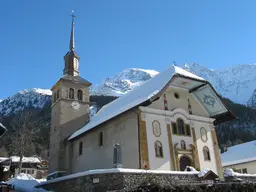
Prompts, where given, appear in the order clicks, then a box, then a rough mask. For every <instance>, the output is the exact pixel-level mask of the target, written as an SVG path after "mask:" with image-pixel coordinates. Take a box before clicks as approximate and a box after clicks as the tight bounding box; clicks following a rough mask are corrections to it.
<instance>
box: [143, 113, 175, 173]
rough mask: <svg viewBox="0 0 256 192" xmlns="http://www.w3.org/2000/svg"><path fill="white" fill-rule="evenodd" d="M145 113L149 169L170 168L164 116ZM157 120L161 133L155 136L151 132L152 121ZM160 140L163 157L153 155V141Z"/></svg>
mask: <svg viewBox="0 0 256 192" xmlns="http://www.w3.org/2000/svg"><path fill="white" fill-rule="evenodd" d="M145 115H146V118H145V120H146V128H147V141H148V156H149V165H150V169H154V170H171V164H170V152H169V140H168V133H167V124H166V122H165V117H164V116H161V115H156V114H149V113H147V114H145ZM154 120H157V121H158V122H159V123H160V127H161V135H160V136H159V137H156V136H155V135H154V134H153V128H152V122H153V121H154ZM157 140H158V141H160V142H161V143H162V146H163V158H159V157H156V156H155V147H154V143H155V141H157Z"/></svg>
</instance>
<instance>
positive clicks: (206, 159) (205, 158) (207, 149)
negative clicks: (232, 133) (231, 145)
mask: <svg viewBox="0 0 256 192" xmlns="http://www.w3.org/2000/svg"><path fill="white" fill-rule="evenodd" d="M203 153H204V160H205V161H210V160H211V156H210V151H209V148H208V147H206V146H204V148H203Z"/></svg>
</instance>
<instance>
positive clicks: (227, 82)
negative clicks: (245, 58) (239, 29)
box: [183, 63, 256, 104]
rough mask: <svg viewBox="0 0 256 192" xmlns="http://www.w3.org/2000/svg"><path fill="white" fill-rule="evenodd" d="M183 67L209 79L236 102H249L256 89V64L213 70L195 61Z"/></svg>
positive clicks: (223, 94) (216, 87)
mask: <svg viewBox="0 0 256 192" xmlns="http://www.w3.org/2000/svg"><path fill="white" fill-rule="evenodd" d="M183 68H185V69H186V70H188V71H190V72H192V73H195V74H196V75H199V76H201V77H203V78H205V79H207V80H208V81H210V82H211V83H212V85H213V86H214V88H215V89H216V90H217V92H218V93H219V94H220V95H222V96H223V97H226V98H229V99H231V100H232V101H234V102H236V103H240V104H247V102H248V101H249V100H250V98H251V97H252V94H253V92H254V90H255V89H256V73H255V71H256V64H248V65H234V66H230V67H225V68H221V69H215V70H211V69H208V68H205V67H202V66H201V65H199V64H196V63H193V64H191V65H188V64H185V65H184V66H183Z"/></svg>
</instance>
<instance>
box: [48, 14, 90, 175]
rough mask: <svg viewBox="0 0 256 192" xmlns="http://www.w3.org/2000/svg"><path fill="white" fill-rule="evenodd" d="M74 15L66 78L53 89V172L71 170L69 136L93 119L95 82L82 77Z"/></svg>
mask: <svg viewBox="0 0 256 192" xmlns="http://www.w3.org/2000/svg"><path fill="white" fill-rule="evenodd" d="M74 17H75V16H74V14H72V25H71V36H70V43H69V51H68V52H67V53H66V55H65V56H64V61H65V65H64V70H63V77H61V78H60V79H59V80H58V81H57V83H56V84H55V85H54V86H53V87H52V88H51V90H52V106H51V130H50V154H49V155H50V157H49V158H50V163H49V173H52V172H54V171H69V162H68V161H69V158H68V153H69V152H68V151H69V145H68V142H67V139H68V137H69V136H70V135H71V134H72V133H74V132H75V131H77V130H78V129H80V128H81V127H82V126H83V125H85V124H86V122H87V121H88V120H89V106H90V101H89V100H90V93H89V87H90V86H91V83H90V82H89V81H87V80H85V79H83V78H82V77H80V76H79V59H80V58H79V56H78V55H77V53H76V52H75V37H74V24H75V23H74Z"/></svg>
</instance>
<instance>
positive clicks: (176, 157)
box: [174, 143, 180, 171]
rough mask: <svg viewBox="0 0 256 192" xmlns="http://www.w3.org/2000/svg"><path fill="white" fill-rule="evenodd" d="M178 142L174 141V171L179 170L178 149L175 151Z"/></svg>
mask: <svg viewBox="0 0 256 192" xmlns="http://www.w3.org/2000/svg"><path fill="white" fill-rule="evenodd" d="M178 144H179V143H175V144H174V151H175V161H176V171H179V170H180V162H179V158H178V156H179V154H178V151H177V145H178Z"/></svg>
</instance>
